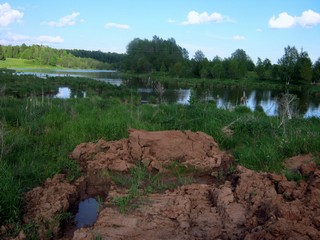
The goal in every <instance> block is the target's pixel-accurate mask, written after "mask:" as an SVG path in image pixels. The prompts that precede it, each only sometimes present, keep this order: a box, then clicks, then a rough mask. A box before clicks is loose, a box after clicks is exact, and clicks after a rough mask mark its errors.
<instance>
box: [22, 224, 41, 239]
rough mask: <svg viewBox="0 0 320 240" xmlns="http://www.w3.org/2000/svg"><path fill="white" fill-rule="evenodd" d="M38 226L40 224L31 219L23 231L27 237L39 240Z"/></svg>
mask: <svg viewBox="0 0 320 240" xmlns="http://www.w3.org/2000/svg"><path fill="white" fill-rule="evenodd" d="M38 228H39V225H38V224H37V223H35V222H34V221H30V222H28V223H27V224H25V225H24V226H23V227H22V231H23V232H24V234H25V235H26V238H27V239H30V240H37V239H38Z"/></svg>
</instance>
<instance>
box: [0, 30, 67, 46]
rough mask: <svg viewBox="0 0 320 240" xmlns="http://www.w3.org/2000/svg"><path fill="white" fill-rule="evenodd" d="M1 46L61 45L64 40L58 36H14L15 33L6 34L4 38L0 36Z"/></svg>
mask: <svg viewBox="0 0 320 240" xmlns="http://www.w3.org/2000/svg"><path fill="white" fill-rule="evenodd" d="M1 38H2V40H1V43H2V44H13V45H16V44H17V45H20V44H22V43H26V44H49V43H62V42H64V39H63V38H62V37H60V36H46V35H42V36H37V37H32V36H27V35H22V34H15V33H11V32H9V33H7V34H6V35H5V36H1Z"/></svg>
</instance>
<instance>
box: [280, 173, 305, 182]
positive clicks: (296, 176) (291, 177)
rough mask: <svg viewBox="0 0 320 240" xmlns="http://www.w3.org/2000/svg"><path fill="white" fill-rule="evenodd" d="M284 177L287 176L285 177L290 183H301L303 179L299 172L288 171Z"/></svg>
mask: <svg viewBox="0 0 320 240" xmlns="http://www.w3.org/2000/svg"><path fill="white" fill-rule="evenodd" d="M284 175H285V177H286V178H287V180H288V181H295V182H299V181H300V180H302V179H303V176H302V175H301V174H300V172H299V171H294V170H286V171H285V173H284Z"/></svg>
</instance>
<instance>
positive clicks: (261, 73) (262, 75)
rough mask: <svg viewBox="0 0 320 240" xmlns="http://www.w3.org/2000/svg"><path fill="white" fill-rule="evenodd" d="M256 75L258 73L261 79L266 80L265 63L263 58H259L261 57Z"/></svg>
mask: <svg viewBox="0 0 320 240" xmlns="http://www.w3.org/2000/svg"><path fill="white" fill-rule="evenodd" d="M256 73H257V75H258V78H259V79H264V78H265V69H264V65H263V62H262V60H261V58H259V57H258V61H257V64H256Z"/></svg>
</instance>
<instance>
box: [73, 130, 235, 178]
mask: <svg viewBox="0 0 320 240" xmlns="http://www.w3.org/2000/svg"><path fill="white" fill-rule="evenodd" d="M71 157H72V158H73V159H75V160H77V161H78V162H79V164H80V165H81V166H82V167H83V168H84V169H85V170H86V171H88V172H95V171H97V170H100V169H109V170H115V171H128V169H130V168H132V167H134V166H135V164H136V163H137V162H138V161H142V162H143V163H144V164H145V165H146V166H147V167H148V168H149V169H150V170H152V169H156V170H159V171H162V170H163V165H166V164H170V163H171V162H172V161H179V162H180V163H183V164H184V165H189V166H194V167H196V168H198V169H201V170H206V171H209V170H214V169H218V168H219V167H221V166H222V164H225V163H226V162H229V161H230V159H229V158H230V157H229V156H228V155H227V154H226V153H225V152H223V151H221V150H219V148H218V144H217V143H216V142H215V141H214V140H213V138H212V137H210V136H208V135H207V134H204V133H202V132H196V133H194V132H191V131H157V132H147V131H141V130H134V129H131V130H129V138H128V139H123V140H120V141H111V142H106V141H104V140H99V141H98V142H97V143H83V144H80V145H78V146H77V147H76V148H75V150H74V151H73V152H72V153H71ZM223 166H225V165H223Z"/></svg>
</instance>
